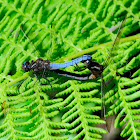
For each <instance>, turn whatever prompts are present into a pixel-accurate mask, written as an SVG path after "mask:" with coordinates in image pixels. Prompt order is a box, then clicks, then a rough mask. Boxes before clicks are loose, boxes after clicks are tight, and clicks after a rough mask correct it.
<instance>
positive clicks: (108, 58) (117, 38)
mask: <svg viewBox="0 0 140 140" xmlns="http://www.w3.org/2000/svg"><path fill="white" fill-rule="evenodd" d="M126 18H127V16H125V18H124V19H123V21H122V23H121V25H120V28H119V30H118V32H117V35H116V38H115V40H114V41H113V44H112V46H111V48H110V50H109V53H108V55H107V57H106V59H105V61H104V62H103V65H104V69H105V68H106V67H107V64H108V63H109V62H110V58H111V56H113V51H114V48H116V46H117V45H118V44H119V40H120V37H121V31H122V29H123V27H124V25H125V21H126Z"/></svg>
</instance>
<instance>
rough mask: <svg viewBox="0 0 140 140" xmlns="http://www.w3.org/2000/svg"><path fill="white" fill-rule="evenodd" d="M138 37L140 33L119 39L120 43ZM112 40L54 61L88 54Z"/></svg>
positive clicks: (107, 44)
mask: <svg viewBox="0 0 140 140" xmlns="http://www.w3.org/2000/svg"><path fill="white" fill-rule="evenodd" d="M139 38H140V34H137V35H133V36H129V37H125V38H122V39H120V41H119V42H120V43H123V42H128V41H132V40H136V39H139ZM112 43H113V41H110V42H107V43H103V44H100V45H97V46H93V47H91V48H88V49H85V50H83V51H80V52H78V53H76V54H74V55H70V56H68V57H64V58H61V59H59V60H57V61H55V62H66V61H68V60H71V59H74V58H77V57H80V56H82V55H84V54H88V53H91V52H94V51H96V50H99V49H101V48H103V47H105V46H109V45H112Z"/></svg>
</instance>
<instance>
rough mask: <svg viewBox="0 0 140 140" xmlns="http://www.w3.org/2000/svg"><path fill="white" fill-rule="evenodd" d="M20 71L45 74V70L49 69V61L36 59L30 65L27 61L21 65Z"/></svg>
mask: <svg viewBox="0 0 140 140" xmlns="http://www.w3.org/2000/svg"><path fill="white" fill-rule="evenodd" d="M22 69H23V70H24V71H25V72H28V71H33V72H40V71H42V72H45V71H47V70H49V69H50V61H49V60H43V59H41V58H38V59H37V60H36V61H33V60H32V61H31V63H30V62H29V61H25V62H24V63H23V64H22Z"/></svg>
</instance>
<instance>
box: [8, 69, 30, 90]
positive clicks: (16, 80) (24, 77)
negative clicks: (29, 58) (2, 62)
mask: <svg viewBox="0 0 140 140" xmlns="http://www.w3.org/2000/svg"><path fill="white" fill-rule="evenodd" d="M27 77H29V72H26V73H25V74H24V75H23V76H21V77H19V78H17V79H15V80H13V81H11V82H9V83H8V84H7V85H6V87H9V86H11V85H13V84H16V83H17V82H19V81H22V80H24V79H26V78H27Z"/></svg>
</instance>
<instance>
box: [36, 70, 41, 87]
mask: <svg viewBox="0 0 140 140" xmlns="http://www.w3.org/2000/svg"><path fill="white" fill-rule="evenodd" d="M34 76H35V77H36V79H37V80H39V79H38V77H37V75H36V74H35V73H34ZM37 80H36V81H35V83H34V85H35V84H36V82H37ZM39 81H40V80H39ZM40 84H41V82H40Z"/></svg>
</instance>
